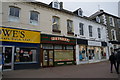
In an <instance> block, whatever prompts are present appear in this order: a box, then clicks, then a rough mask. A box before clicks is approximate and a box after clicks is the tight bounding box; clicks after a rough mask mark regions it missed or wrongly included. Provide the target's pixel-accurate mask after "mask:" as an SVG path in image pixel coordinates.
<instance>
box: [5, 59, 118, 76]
mask: <svg viewBox="0 0 120 80" xmlns="http://www.w3.org/2000/svg"><path fill="white" fill-rule="evenodd" d="M3 74H4V78H118V77H119V75H118V74H116V72H115V69H113V73H110V64H109V62H108V61H106V62H100V63H92V64H81V65H68V66H58V67H49V68H40V69H27V70H13V71H4V73H3Z"/></svg>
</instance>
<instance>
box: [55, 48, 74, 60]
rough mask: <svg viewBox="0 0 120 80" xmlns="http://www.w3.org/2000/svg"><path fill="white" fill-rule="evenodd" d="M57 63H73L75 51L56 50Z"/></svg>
mask: <svg viewBox="0 0 120 80" xmlns="http://www.w3.org/2000/svg"><path fill="white" fill-rule="evenodd" d="M54 56H55V61H72V60H73V50H54Z"/></svg>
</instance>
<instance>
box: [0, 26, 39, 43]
mask: <svg viewBox="0 0 120 80" xmlns="http://www.w3.org/2000/svg"><path fill="white" fill-rule="evenodd" d="M0 41H11V42H25V43H40V32H36V31H29V30H20V29H11V28H3V27H1V28H0Z"/></svg>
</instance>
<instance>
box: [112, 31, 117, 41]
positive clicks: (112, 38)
mask: <svg viewBox="0 0 120 80" xmlns="http://www.w3.org/2000/svg"><path fill="white" fill-rule="evenodd" d="M112 31H114V37H115V39H113V35H112ZM111 37H112V40H113V41H114V40H117V39H116V31H115V30H114V29H112V30H111Z"/></svg>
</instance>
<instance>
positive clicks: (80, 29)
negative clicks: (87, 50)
mask: <svg viewBox="0 0 120 80" xmlns="http://www.w3.org/2000/svg"><path fill="white" fill-rule="evenodd" d="M80 24H83V23H81V22H80V23H79V34H80V35H81V36H84V24H83V26H82V28H81V27H80ZM80 31H82V32H80ZM81 33H82V34H81Z"/></svg>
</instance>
